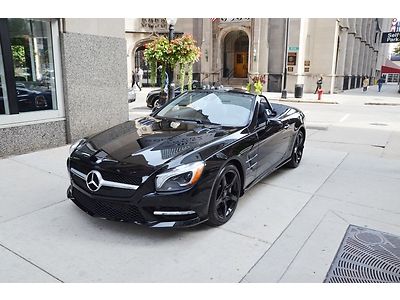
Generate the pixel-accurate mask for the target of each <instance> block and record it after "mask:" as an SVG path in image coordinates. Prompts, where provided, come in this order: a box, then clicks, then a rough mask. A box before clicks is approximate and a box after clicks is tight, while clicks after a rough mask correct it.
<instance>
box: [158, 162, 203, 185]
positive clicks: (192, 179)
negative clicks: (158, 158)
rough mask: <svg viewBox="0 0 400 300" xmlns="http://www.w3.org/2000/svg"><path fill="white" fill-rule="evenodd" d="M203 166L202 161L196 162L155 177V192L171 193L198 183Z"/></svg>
mask: <svg viewBox="0 0 400 300" xmlns="http://www.w3.org/2000/svg"><path fill="white" fill-rule="evenodd" d="M204 166H205V163H204V162H203V161H197V162H194V163H190V164H187V165H182V166H179V167H176V168H174V169H172V170H168V171H166V172H164V173H161V174H159V175H157V176H156V190H157V191H159V192H172V191H179V190H184V189H187V188H190V187H192V186H193V185H194V184H195V183H196V182H197V181H199V179H200V176H201V174H202V173H203V169H204Z"/></svg>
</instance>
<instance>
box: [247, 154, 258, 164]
mask: <svg viewBox="0 0 400 300" xmlns="http://www.w3.org/2000/svg"><path fill="white" fill-rule="evenodd" d="M257 156H258V153H256V154H255V155H254V156H253V157H252V158H249V159H248V160H246V164H247V163H249V162H251V161H252V160H253V159H255V158H256V157H257Z"/></svg>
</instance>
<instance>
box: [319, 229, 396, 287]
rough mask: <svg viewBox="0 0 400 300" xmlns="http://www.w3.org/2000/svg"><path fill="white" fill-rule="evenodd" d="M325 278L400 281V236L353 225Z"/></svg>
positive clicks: (373, 281)
mask: <svg viewBox="0 0 400 300" xmlns="http://www.w3.org/2000/svg"><path fill="white" fill-rule="evenodd" d="M325 282H336V283H350V282H357V283H369V282H371V283H381V282H382V283H383V282H385V283H393V282H400V237H398V236H394V235H392V234H389V233H385V232H381V231H376V230H371V229H367V228H363V227H357V226H354V225H350V226H349V228H348V229H347V232H346V234H345V236H344V238H343V242H342V245H341V246H340V248H339V250H338V253H337V254H336V257H335V259H334V261H333V263H332V266H331V268H330V270H329V272H328V274H327V276H326V279H325Z"/></svg>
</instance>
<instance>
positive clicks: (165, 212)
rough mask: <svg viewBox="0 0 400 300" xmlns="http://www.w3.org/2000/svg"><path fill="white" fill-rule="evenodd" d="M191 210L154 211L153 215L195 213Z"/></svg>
mask: <svg viewBox="0 0 400 300" xmlns="http://www.w3.org/2000/svg"><path fill="white" fill-rule="evenodd" d="M195 213H196V212H194V211H193V210H187V211H154V212H153V214H154V215H155V216H182V215H192V214H195Z"/></svg>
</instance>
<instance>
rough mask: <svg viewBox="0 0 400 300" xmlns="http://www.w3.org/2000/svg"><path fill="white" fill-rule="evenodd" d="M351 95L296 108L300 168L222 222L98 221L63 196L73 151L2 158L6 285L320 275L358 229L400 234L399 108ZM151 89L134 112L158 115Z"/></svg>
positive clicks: (1, 252)
mask: <svg viewBox="0 0 400 300" xmlns="http://www.w3.org/2000/svg"><path fill="white" fill-rule="evenodd" d="M356 92H358V93H359V94H357V93H356ZM352 93H354V95H353V94H352ZM387 93H389V91H388V92H387ZM346 94H347V93H343V94H341V95H340V96H339V95H338V96H339V97H338V98H337V99H338V102H339V103H340V104H338V105H323V104H321V105H319V104H306V103H296V104H294V103H293V106H298V107H300V108H301V109H303V110H304V111H305V112H306V116H307V126H308V131H307V142H306V146H305V151H304V157H303V161H302V163H301V165H300V166H299V167H298V168H297V169H293V170H292V169H281V170H279V171H278V172H276V173H274V174H272V175H271V176H269V177H267V178H265V179H264V180H263V181H262V182H261V183H259V184H257V185H256V186H255V187H254V188H252V189H251V190H250V191H248V193H246V195H245V196H244V197H243V198H241V200H240V202H239V206H238V208H237V211H236V212H235V215H234V216H233V218H232V219H231V220H230V221H229V222H228V223H227V224H225V225H224V226H221V227H219V228H210V227H208V226H206V225H201V226H199V227H196V228H191V229H185V230H155V229H148V228H142V227H138V226H136V225H133V224H126V223H117V222H109V221H105V220H99V219H94V218H92V217H89V216H88V215H86V214H85V213H83V212H82V211H81V210H80V209H79V208H77V207H76V206H75V205H74V204H73V203H72V202H70V201H69V200H66V193H65V192H66V189H67V186H68V174H67V172H66V169H65V159H66V157H67V155H68V146H64V147H60V148H55V149H49V150H44V151H39V152H35V153H29V154H25V155H20V156H14V157H8V158H5V159H2V160H0V178H1V180H0V190H1V191H2V193H1V196H0V282H60V281H62V282H322V281H323V280H324V278H325V275H326V273H327V271H328V269H329V267H330V264H331V262H332V260H333V258H334V256H335V254H336V251H337V249H338V248H339V245H340V243H341V240H342V238H343V235H344V233H345V231H346V228H347V226H348V225H349V224H354V225H358V226H366V227H369V228H372V229H377V230H382V231H386V232H389V233H392V234H395V235H400V217H399V215H400V203H399V200H398V199H399V194H400V144H399V140H400V139H399V133H400V107H399V106H380V105H379V106H378V105H377V106H370V105H364V103H365V101H369V100H370V99H371V97H376V98H378V97H380V96H375V95H373V94H372V93H371V95H365V96H364V95H363V94H360V92H359V91H351V93H349V95H347V96H346ZM145 95H146V92H145V91H143V92H142V93H141V94H140V95H138V100H137V102H136V103H132V104H130V105H129V107H130V117H131V118H132V117H135V116H140V115H143V114H147V113H149V111H150V110H148V109H147V108H145V105H144V103H143V101H144V97H145ZM385 97H387V98H389V97H391V98H393V99H394V100H393V99H391V101H392V100H393V101H396V100H397V101H399V100H398V98H396V97H397V95H396V94H394V93H393V95H392V94H391V95H390V96H385ZM374 124H375V125H374ZM376 124H385V125H376ZM382 146H384V147H382Z"/></svg>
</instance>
